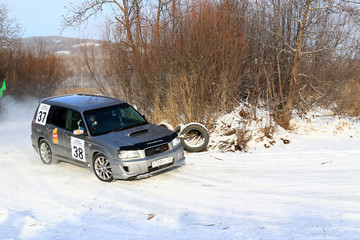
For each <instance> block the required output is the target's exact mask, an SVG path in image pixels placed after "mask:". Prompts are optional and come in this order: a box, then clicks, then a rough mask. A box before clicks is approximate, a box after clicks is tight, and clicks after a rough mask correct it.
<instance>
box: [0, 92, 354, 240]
mask: <svg viewBox="0 0 360 240" xmlns="http://www.w3.org/2000/svg"><path fill="white" fill-rule="evenodd" d="M0 104H1V105H2V108H3V111H2V112H1V113H0V123H1V125H0V166H1V167H0V184H1V186H0V239H46V240H47V239H146V240H149V239H211V240H213V239H241V240H243V239H299V240H305V239H324V240H325V239H326V240H331V239H339V240H340V239H341V240H345V239H346V240H350V239H351V240H353V239H360V134H359V133H358V131H357V129H360V124H359V123H355V122H348V121H345V122H347V123H349V124H350V125H347V124H343V123H338V122H337V121H338V120H339V119H337V118H332V117H314V116H312V118H311V121H301V120H300V119H297V120H294V122H293V124H294V125H296V126H297V129H298V130H297V134H295V133H290V132H287V133H282V134H286V137H287V138H288V139H289V140H290V144H282V143H281V141H277V144H274V146H271V147H270V148H265V147H264V144H263V143H258V144H257V145H256V146H254V147H253V148H252V149H249V150H248V152H246V153H243V152H235V153H232V152H227V153H220V152H218V151H209V152H202V153H194V154H186V164H185V165H184V166H182V167H180V168H177V169H174V170H172V171H168V172H165V173H163V174H160V175H157V176H153V177H151V178H148V179H143V180H138V181H115V182H112V183H103V182H100V181H99V180H97V178H96V177H95V176H94V175H93V174H92V173H90V172H89V171H88V170H86V169H83V168H80V167H77V166H73V165H70V164H66V163H59V164H56V165H51V166H47V165H44V164H43V163H42V162H41V160H40V158H39V156H38V155H37V154H36V153H35V151H34V150H33V149H32V146H31V142H30V131H31V130H30V125H31V118H32V116H33V114H34V111H35V107H36V102H34V101H27V103H26V104H25V103H16V102H12V100H11V99H9V98H3V99H1V100H0ZM343 122H344V121H343ZM334 126H335V128H334ZM341 126H343V127H344V129H341ZM280 137H281V136H280V135H279V136H275V138H274V139H275V140H276V139H277V138H280Z"/></svg>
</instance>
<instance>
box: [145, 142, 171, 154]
mask: <svg viewBox="0 0 360 240" xmlns="http://www.w3.org/2000/svg"><path fill="white" fill-rule="evenodd" d="M167 150H169V145H168V144H167V143H166V144H163V145H160V146H156V147H151V148H147V149H145V155H146V156H152V155H155V154H158V153H162V152H165V151H167Z"/></svg>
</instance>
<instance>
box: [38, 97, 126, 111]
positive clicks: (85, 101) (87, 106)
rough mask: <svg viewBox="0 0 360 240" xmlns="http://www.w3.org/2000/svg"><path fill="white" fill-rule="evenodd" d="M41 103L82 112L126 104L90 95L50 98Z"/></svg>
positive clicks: (114, 99) (117, 100)
mask: <svg viewBox="0 0 360 240" xmlns="http://www.w3.org/2000/svg"><path fill="white" fill-rule="evenodd" d="M41 102H42V103H45V104H50V105H56V106H59V107H66V108H71V109H74V110H78V111H80V112H84V111H87V110H91V109H97V108H103V107H108V106H112V105H116V104H122V103H125V102H124V101H122V100H120V99H117V98H111V97H105V96H100V95H88V94H74V95H65V96H57V97H49V98H44V99H42V100H41Z"/></svg>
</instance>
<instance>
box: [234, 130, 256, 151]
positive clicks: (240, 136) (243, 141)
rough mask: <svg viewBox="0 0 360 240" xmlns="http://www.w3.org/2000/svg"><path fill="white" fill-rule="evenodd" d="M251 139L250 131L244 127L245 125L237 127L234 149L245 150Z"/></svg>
mask: <svg viewBox="0 0 360 240" xmlns="http://www.w3.org/2000/svg"><path fill="white" fill-rule="evenodd" d="M251 139H252V131H249V130H248V129H246V127H245V128H241V129H237V130H236V142H235V151H245V150H246V149H247V146H248V143H249V142H250V140H251Z"/></svg>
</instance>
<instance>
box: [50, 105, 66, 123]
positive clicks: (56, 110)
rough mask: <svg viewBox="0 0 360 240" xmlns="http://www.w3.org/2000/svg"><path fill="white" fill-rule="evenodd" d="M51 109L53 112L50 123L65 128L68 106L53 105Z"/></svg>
mask: <svg viewBox="0 0 360 240" xmlns="http://www.w3.org/2000/svg"><path fill="white" fill-rule="evenodd" d="M51 109H52V113H51V119H50V123H51V124H53V125H55V126H57V127H59V128H65V120H66V108H63V107H57V106H52V107H51Z"/></svg>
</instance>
